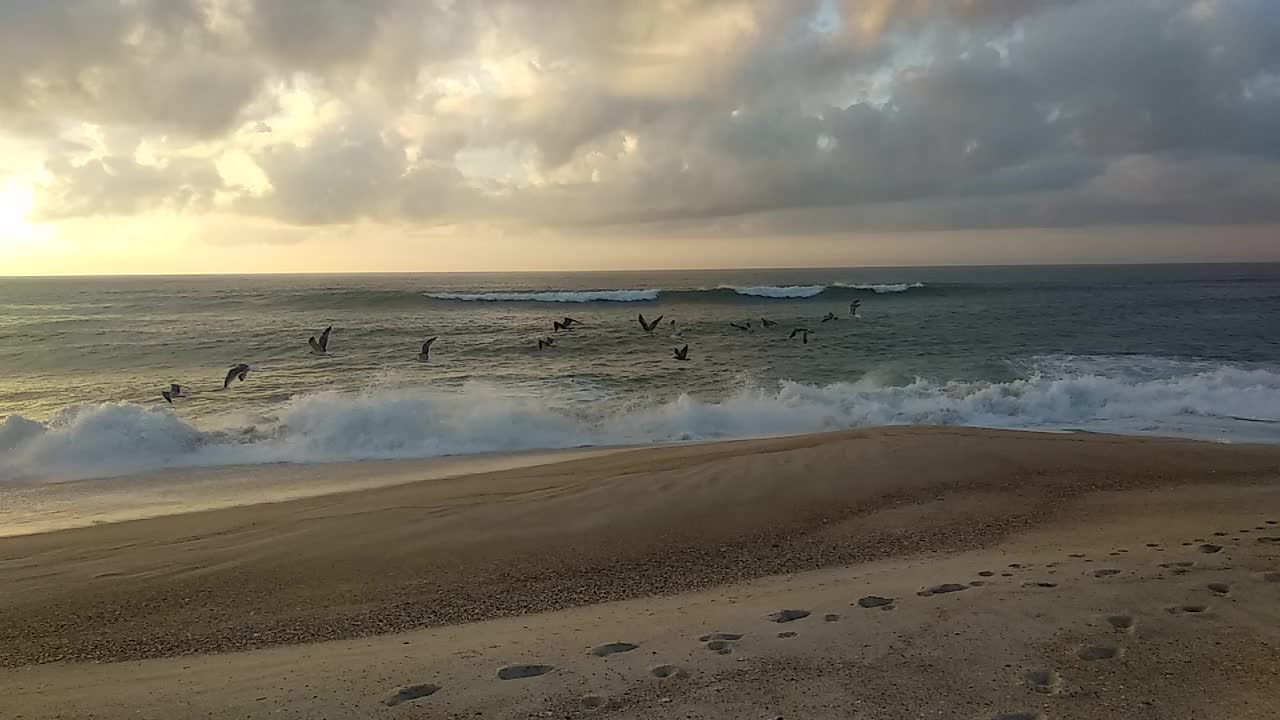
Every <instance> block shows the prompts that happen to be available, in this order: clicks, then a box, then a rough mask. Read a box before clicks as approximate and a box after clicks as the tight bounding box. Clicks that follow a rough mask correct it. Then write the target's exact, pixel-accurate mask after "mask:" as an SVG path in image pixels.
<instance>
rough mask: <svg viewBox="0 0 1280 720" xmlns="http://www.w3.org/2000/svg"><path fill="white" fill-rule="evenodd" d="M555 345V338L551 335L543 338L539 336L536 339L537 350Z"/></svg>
mask: <svg viewBox="0 0 1280 720" xmlns="http://www.w3.org/2000/svg"><path fill="white" fill-rule="evenodd" d="M555 346H556V339H555V338H553V337H545V338H540V339H539V340H538V349H539V350H541V349H543V348H549V347H555Z"/></svg>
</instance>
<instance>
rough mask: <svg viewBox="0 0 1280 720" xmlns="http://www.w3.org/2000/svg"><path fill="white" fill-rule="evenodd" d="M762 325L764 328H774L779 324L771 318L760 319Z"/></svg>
mask: <svg viewBox="0 0 1280 720" xmlns="http://www.w3.org/2000/svg"><path fill="white" fill-rule="evenodd" d="M760 324H761V325H763V326H764V327H773V326H774V325H777V324H778V323H776V322H774V321H772V320H770V319H769V318H760Z"/></svg>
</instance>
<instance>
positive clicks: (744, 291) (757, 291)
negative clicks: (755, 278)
mask: <svg viewBox="0 0 1280 720" xmlns="http://www.w3.org/2000/svg"><path fill="white" fill-rule="evenodd" d="M717 289H718V290H732V291H734V292H736V293H738V294H739V295H750V296H752V297H764V298H808V297H813V296H815V295H821V294H822V293H823V292H824V291H825V290H826V289H827V286H826V285H760V286H756V287H739V286H737V285H721V286H720V287H718V288H717Z"/></svg>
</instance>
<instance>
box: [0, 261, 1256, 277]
mask: <svg viewBox="0 0 1280 720" xmlns="http://www.w3.org/2000/svg"><path fill="white" fill-rule="evenodd" d="M1169 265H1280V260H1145V261H1132V260H1123V261H1113V262H1062V263H1043V262H1009V263H956V264H940V265H814V266H781V265H759V266H754V265H753V266H744V267H684V268H675V267H668V268H636V269H623V268H596V269H589V270H569V269H565V270H295V271H288V270H286V271H282V272H252V271H250V272H204V273H201V272H194V273H166V272H155V273H148V272H142V273H106V274H94V273H61V274H59V273H51V274H50V273H46V274H29V275H0V280H21V279H54V278H95V279H102V278H149V277H299V276H308V275H315V276H325V275H328V276H359V275H553V274H575V273H576V274H589V273H601V274H603V273H660V272H759V271H767V270H776V271H790V270H908V269H913V268H917V269H939V268H1016V267H1028V268H1030V267H1046V268H1047V267H1150V266H1169Z"/></svg>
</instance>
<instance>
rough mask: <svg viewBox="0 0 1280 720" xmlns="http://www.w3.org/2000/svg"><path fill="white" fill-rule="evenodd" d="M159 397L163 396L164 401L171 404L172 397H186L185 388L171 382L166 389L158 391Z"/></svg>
mask: <svg viewBox="0 0 1280 720" xmlns="http://www.w3.org/2000/svg"><path fill="white" fill-rule="evenodd" d="M160 397H162V398H164V400H165V402H167V403H169V404H170V405H172V404H173V399H174V398H182V397H187V394H186V388H184V387H182V386H181V385H179V384H178V383H171V384H170V385H169V389H168V390H161V391H160Z"/></svg>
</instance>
